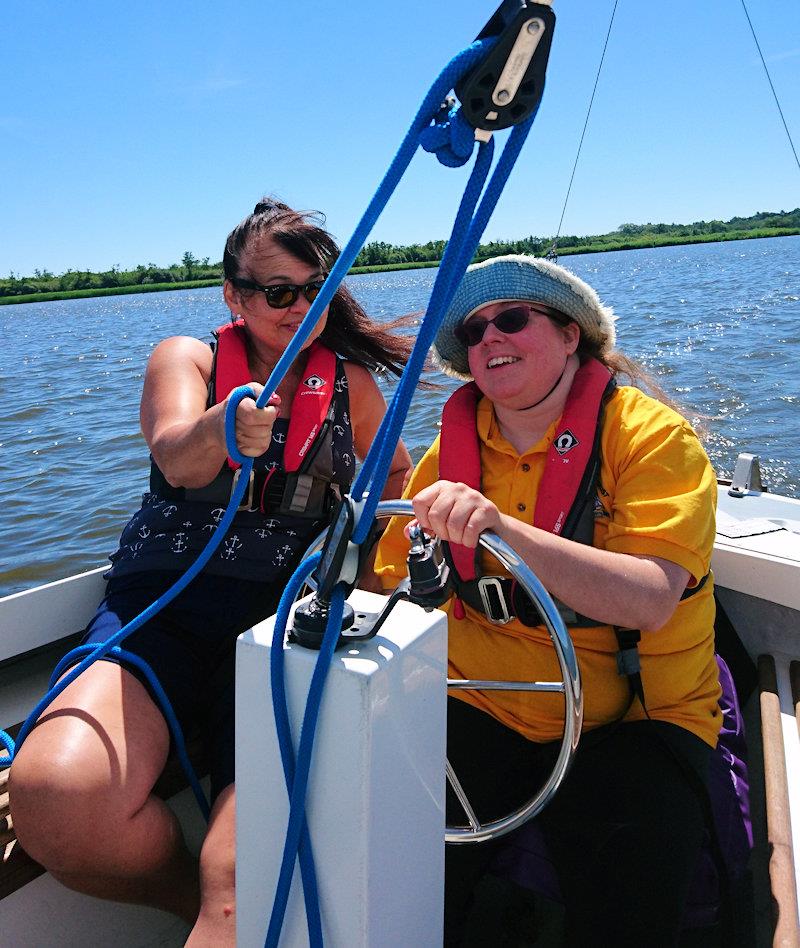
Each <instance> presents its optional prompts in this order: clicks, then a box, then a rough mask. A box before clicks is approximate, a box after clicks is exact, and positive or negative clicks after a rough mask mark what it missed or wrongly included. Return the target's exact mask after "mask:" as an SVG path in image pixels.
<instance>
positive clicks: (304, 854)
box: [270, 553, 322, 946]
mask: <svg viewBox="0 0 800 948" xmlns="http://www.w3.org/2000/svg"><path fill="white" fill-rule="evenodd" d="M321 559H322V553H315V554H314V555H313V556H310V557H309V558H308V559H307V560H305V561H304V562H303V563H301V564H300V566H298V568H297V570H296V571H295V573H294V575H293V576H292V577H291V579H290V580H289V582H288V584H287V586H286V589H285V590H284V592H283V595H282V596H281V598H280V602H279V603H278V611H277V613H276V615H275V626H274V629H273V637H272V651H271V652H270V681H271V685H272V695H273V698H272V701H273V708H274V712H275V726H276V730H277V736H278V746H279V748H280V753H281V763H282V764H283V776H284V781H285V783H286V792H287V794H288V796H289V799H290V801H291V797H292V790H293V787H294V779H295V759H294V748H293V746H292V732H291V726H290V724H289V712H288V705H287V702H286V687H285V681H284V675H283V668H284V655H283V639H284V632H285V629H286V626H287V624H288V621H289V611H290V610H291V608H292V604H293V603H294V601H295V599H296V598H297V596H298V594H299V592H300V590H301V588H302V586H303V583H304V582H305V580H306V579H307V577H308V576H310V575H311V573H312V572H313V571H314V570H315V569H316V568H317V566H318V564H319V561H320V560H321ZM293 818H294V820H295V821H296V820H298V819H300V820H301V823H302V825H301V833H300V853H299V857H300V875H301V878H302V881H303V897H304V899H305V903H306V921H307V924H308V940H309V943H310V944H311V945H312V946H318V945H321V944H322V920H321V918H320V911H319V893H318V889H317V874H316V869H315V867H314V856H313V852H312V848H311V836H310V835H309V832H308V823H307V821H306V816H305V812H304V811H303V812H302V813H300V815H299V816H298V814H297V813H294V814H293V813H292V811H291V807H290V811H289V819H290V821H291V820H292V819H293ZM286 858H287V856H286V850H284V860H285V859H286ZM291 861H292V863H293V862H294V854H293V853H292V855H291ZM281 866H282V868H283V863H282V864H281ZM279 878H280V876H279ZM289 879H290V881H291V875H290V877H289ZM286 897H287V899H288V891H287V893H286ZM284 908H285V906H284Z"/></svg>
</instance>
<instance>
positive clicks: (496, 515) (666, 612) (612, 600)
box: [413, 481, 690, 631]
mask: <svg viewBox="0 0 800 948" xmlns="http://www.w3.org/2000/svg"><path fill="white" fill-rule="evenodd" d="M413 505H414V513H415V514H416V517H417V520H418V521H419V523H420V525H421V526H422V528H423V529H425V530H428V531H429V532H431V533H435V534H436V535H437V536H439V537H441V538H442V539H443V540H448V541H451V542H454V543H461V544H463V545H464V546H468V547H471V548H474V547H475V546H476V545H477V543H478V536H479V535H480V533H481V532H482V531H483V530H493V531H494V532H495V533H497V535H498V536H499V537H500V538H501V539H503V540H505V541H506V542H507V543H509V544H510V545H511V546H512V547H513V548H514V549H515V550H516V551H517V552H518V553H519V554H520V556H521V557H522V559H523V560H524V561H525V562H526V563H527V564H528V566H530V568H531V569H532V570H533V571H534V572H535V573H536V575H537V576H538V577H539V579H540V580H541V581H542V583H543V584H544V586H545V587H546V589H547V590H548V591H549V592H550V593H551V594H552V595H554V596H556V597H557V598H559V599H561V600H562V601H563V602H564V603H566V604H567V605H568V606H570V607H571V608H572V609H575V611H576V612H579V613H581V614H582V615H587V616H590V617H591V618H593V619H596V620H597V621H598V622H606V623H608V624H610V625H620V626H625V627H629V628H634V629H648V630H651V631H653V630H657V629H660V628H661V627H662V626H663V625H664V624H665V623H666V622H667V621H668V620H669V618H670V616H671V615H672V614H673V612H674V611H675V608H676V606H677V605H678V601H679V599H680V597H681V594H682V593H683V591H684V589H685V588H686V584H687V582H688V581H689V578H690V574H689V572H688V570H686V569H684V568H683V567H682V566H678V565H677V564H676V563H671V562H670V561H669V560H665V559H662V558H660V557H656V556H631V555H629V554H626V553H612V552H609V551H608V550H599V549H596V548H595V547H591V546H586V545H585V544H582V543H574V542H572V541H571V540H565V539H564V538H563V537H559V536H556V535H555V534H552V533H548V532H547V531H544V530H540V529H538V528H537V527H534V526H532V525H529V524H525V523H521V522H520V521H518V520H515V519H514V518H513V517H510V516H508V515H507V514H503V513H500V511H499V510H498V509H497V507H496V506H495V505H494V504H493V503H491V501H489V500H487V499H486V498H485V497H484V496H483V494H480V493H479V492H478V491H475V490H473V489H472V488H470V487H467V486H466V485H465V484H456V483H452V482H450V481H437V482H436V483H435V484H433V485H431V486H430V487H426V488H425V489H424V490H422V491H420V492H419V493H418V494H417V496H416V497H415V498H414V500H413Z"/></svg>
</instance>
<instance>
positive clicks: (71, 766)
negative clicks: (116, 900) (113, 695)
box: [9, 741, 124, 872]
mask: <svg viewBox="0 0 800 948" xmlns="http://www.w3.org/2000/svg"><path fill="white" fill-rule="evenodd" d="M32 743H34V742H33V741H32ZM9 804H10V809H11V817H12V819H13V821H14V830H15V832H16V835H17V839H18V840H19V843H20V845H21V846H22V848H23V849H24V850H25V851H26V852H27V853H28V855H29V856H31V858H32V859H35V860H36V861H37V862H39V863H41V864H42V865H43V866H45V868H47V869H51V870H53V871H54V872H55V871H61V872H76V871H81V870H85V869H87V868H88V867H90V866H93V865H94V864H95V863H96V861H97V855H98V853H99V852H101V851H103V850H105V849H106V848H107V847H108V846H109V845H112V846H113V841H114V837H115V835H116V831H117V829H118V824H119V822H120V821H121V820H123V819H124V813H123V812H122V811H120V809H119V805H118V803H117V804H114V803H113V802H112V801H110V800H109V792H108V786H107V783H106V784H103V782H102V781H99V780H92V779H91V777H90V776H89V775H87V774H86V773H85V772H84V773H82V774H81V768H80V765H79V764H76V763H73V762H69V761H66V760H64V759H63V758H62V759H58V758H56V759H53V758H51V757H44V758H43V757H42V755H40V754H39V753H37V750H36V748H35V747H31V748H30V749H29V748H28V747H27V746H26V747H24V748H23V749H22V751H21V752H20V756H19V758H18V759H17V760H16V761H15V762H14V764H13V766H12V767H11V772H10V775H9Z"/></svg>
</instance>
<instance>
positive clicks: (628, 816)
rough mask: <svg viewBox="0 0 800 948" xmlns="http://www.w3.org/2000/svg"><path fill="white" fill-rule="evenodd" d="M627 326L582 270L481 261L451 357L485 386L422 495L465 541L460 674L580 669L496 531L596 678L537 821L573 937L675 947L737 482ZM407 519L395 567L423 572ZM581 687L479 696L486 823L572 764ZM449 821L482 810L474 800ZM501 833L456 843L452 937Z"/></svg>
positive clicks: (464, 412) (432, 528)
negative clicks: (567, 729)
mask: <svg viewBox="0 0 800 948" xmlns="http://www.w3.org/2000/svg"><path fill="white" fill-rule="evenodd" d="M614 321H615V317H614V315H613V312H612V311H611V309H610V308H609V307H607V306H604V305H603V304H602V303H601V301H600V299H599V298H598V295H597V293H596V292H595V291H594V290H593V289H592V288H591V287H590V286H588V284H586V283H585V282H584V281H583V280H581V279H580V278H579V277H577V276H576V275H575V274H573V273H571V272H570V271H569V270H566V269H565V268H564V267H560V266H558V265H557V264H554V263H551V262H550V261H547V260H541V259H537V258H534V257H527V256H507V257H498V258H494V259H492V260H488V261H485V262H483V263H480V264H477V265H475V266H473V267H470V269H469V270H468V271H467V273H466V275H465V277H464V279H463V281H462V283H461V285H460V286H459V288H458V290H457V292H456V295H455V298H454V300H453V302H452V304H451V306H450V308H449V310H448V313H447V314H446V316H445V319H444V323H443V325H442V327H441V328H440V330H439V333H438V336H437V339H436V343H435V347H434V351H435V354H436V357H437V359H438V362H439V364H440V365H441V366H442V368H443V369H444V371H445V372H447V373H448V374H450V375H454V376H456V377H458V378H462V379H471V380H472V381H471V382H470V384H468V385H465V386H463V387H462V388H460V389H459V390H458V391H457V392H456V393H455V394H454V395H453V396H452V398H451V399H450V400H449V401H448V403H447V405H446V406H445V409H444V413H443V417H442V428H441V434H440V436H439V437H438V438H437V439H436V441H435V442H434V444H433V445H432V446H431V448H430V449H429V450H428V452H427V454H426V455H425V456H424V457H423V458H422V460H421V461H420V463H419V464H418V465H417V468H416V470H415V472H414V474H413V476H412V478H411V480H410V482H409V485H408V488H407V494H408V496H409V497H411V498H412V500H413V506H414V513H415V514H416V517H417V520H418V522H419V524H420V525H421V526H422V528H423V529H424V530H426V531H429V532H430V533H432V534H436V535H437V536H439V537H440V538H441V539H442V540H444V541H446V542H447V543H448V545H449V549H450V553H451V556H452V564H453V570H452V575H453V576H454V582H455V590H454V592H455V595H454V596H453V598H452V599H451V600H450V602H449V603H448V606H447V612H448V659H449V674H450V676H451V677H453V678H459V679H464V678H468V679H479V680H480V679H482V680H493V679H494V680H507V681H546V680H554V679H558V678H560V672H559V668H558V662H557V659H556V656H555V652H554V650H553V648H552V646H551V643H550V638H549V635H548V633H547V631H546V629H545V628H544V627H543V626H542V624H541V619H540V618H539V615H538V613H537V612H536V610H535V609H534V608H533V605H532V604H531V603H530V601H529V600H528V599H527V597H525V596H524V595H520V593H521V590H520V589H519V587H517V586H515V584H514V583H513V582H512V580H511V577H510V576H508V575H492V574H497V573H498V565H497V563H496V561H494V560H493V559H492V558H491V556H489V555H488V554H486V555H483V554H482V553H481V554H480V555H478V551H477V544H478V537H479V535H480V534H481V532H482V531H484V530H491V531H494V532H495V533H496V534H498V535H499V536H500V537H501V538H502V539H503V540H505V541H506V542H507V543H508V544H510V545H511V546H512V547H513V548H514V549H515V550H516V551H517V552H518V553H519V555H520V556H521V557H522V559H523V560H524V562H525V563H526V564H527V565H528V566H529V567H530V568H531V569H532V570H533V571H534V572H535V573H536V574H537V575H538V577H539V579H540V580H541V581H542V583H543V584H544V586H545V588H546V589H547V590H548V591H549V592H550V594H551V595H552V596H554V597H557V600H558V602H559V610H560V611H561V613H562V616H563V617H564V620H565V622H566V623H567V625H568V626H569V627H570V633H571V636H572V640H573V643H574V646H575V651H576V655H577V658H578V663H579V666H580V672H581V677H582V681H583V687H584V718H583V734H582V737H581V742H580V745H579V747H578V750H577V754H576V756H575V759H574V761H573V764H572V767H571V769H570V771H569V772H568V773H567V775H566V777H565V779H564V781H563V783H562V785H561V787H560V789H559V791H558V793H556V795H555V797H554V798H553V800H552V801H551V802H550V803H549V804H548V806H547V808H546V809H545V810H543V811H542V813H541V815H540V816H539V818H538V822H539V825H540V828H541V832H542V834H543V836H544V837H545V839H546V843H547V846H548V849H549V852H550V855H551V857H552V860H553V863H554V865H555V868H556V870H557V875H558V881H559V884H560V887H561V891H562V895H563V898H564V902H565V907H566V913H567V931H566V944H568V945H570V946H573V945H575V946H588V945H597V946H608V945H614V946H622V945H628V946H640V945H648V946H651V945H652V946H655V945H673V944H675V943H676V941H677V938H678V934H679V929H680V923H681V916H682V910H683V906H684V902H685V899H686V895H687V892H688V888H689V884H690V882H691V878H692V873H693V871H694V868H695V862H696V859H697V856H698V853H699V850H700V845H701V840H702V834H703V830H704V807H705V798H704V789H703V784H704V781H705V779H706V772H707V768H708V762H709V757H710V755H711V753H712V750H713V748H714V747H715V746H716V743H717V736H718V734H719V729H720V722H721V711H720V707H719V704H718V699H719V695H720V687H719V680H718V672H717V664H716V661H715V658H714V632H713V624H714V598H713V580H712V579H711V578H710V573H709V566H710V561H711V551H712V547H713V542H714V509H715V503H716V480H715V477H714V472H713V470H712V468H711V465H710V463H709V460H708V458H707V456H706V454H705V452H704V450H703V448H702V446H701V444H700V442H699V440H698V438H697V436H696V434H695V432H694V431H693V430H692V428H691V426H690V425H689V423H688V422H687V421H686V420H685V419H684V418H682V417H681V416H680V415H679V414H678V413H677V412H675V411H674V410H673V409H672V408H670V407H668V406H667V405H665V404H663V403H662V402H661V401H659V400H657V399H656V398H653V397H651V396H649V395H647V394H646V393H645V392H643V391H642V390H640V389H639V388H637V387H634V386H631V385H623V384H622V377H623V376H628V377H629V378H634V379H635V378H641V377H642V373H641V371H640V370H639V369H638V367H637V366H636V365H635V364H634V363H633V362H632V361H631V360H629V359H628V358H627V357H625V356H624V355H623V354H622V353H620V352H619V351H617V350H616V349H615V345H614V344H615V327H614ZM403 526H404V525H403V524H402V523H401V522H399V521H397V522H395V521H392V522H391V523H390V525H389V527H388V529H387V531H386V533H385V534H384V536H383V538H382V540H381V545H380V548H379V553H378V560H377V564H376V570H377V571H378V572H379V573H380V574H381V575H382V576H383V577H385V584H386V585H387V587H389V586H391V585H393V584H394V583H395V582H396V579H397V577H398V576H401V575H404V571H405V559H406V555H407V552H408V541H407V539H406V538H405V537H404V535H403ZM563 715H564V707H563V698H562V696H561V695H558V694H530V693H525V692H519V691H488V690H487V691H468V692H467V691H458V692H456V693H455V694H454V695H453V697H451V698H450V699H449V707H448V739H447V754H448V759H449V761H450V763H451V764H452V766H453V769H454V771H455V773H456V775H457V776H458V778H459V780H460V782H461V784H462V786H463V788H464V790H465V792H466V795H467V798H468V799H469V800H470V802H471V804H472V805H473V807H474V809H475V811H476V813H477V815H478V818H479V819H480V820H481V821H482V822H486V821H488V820H490V819H497V818H499V817H501V816H504V815H506V814H507V813H509V812H510V811H513V810H515V809H516V808H518V807H519V806H521V805H522V804H523V803H524V802H527V801H528V800H530V799H531V798H532V797H533V796H534V794H535V791H536V790H537V789H539V787H540V786H541V783H542V782H543V780H544V777H545V776H546V775H547V774H548V773H549V772H550V770H551V769H552V766H553V764H554V762H555V756H556V752H557V750H558V749H559V747H560V737H561V734H562V729H563ZM448 822H449V823H451V824H463V823H464V822H465V815H464V811H463V809H461V808H460V806H459V804H458V802H457V801H456V800H455V797H454V796H453V798H452V799H451V798H450V797H448ZM497 849H498V843H497V841H496V840H493V841H490V842H487V843H482V844H480V845H472V846H463V845H453V846H448V847H447V852H446V860H445V865H446V870H445V872H446V875H445V880H446V886H445V888H446V898H445V934H446V938H445V941H446V943H447V944H452V945H456V944H461V942H462V939H463V937H464V922H465V918H466V916H467V913H468V910H469V907H470V900H471V897H472V890H473V886H474V884H475V883H476V881H477V880H478V879H479V878H480V876H481V875H482V873H483V872H484V871H486V869H487V867H489V866H490V865H491V862H492V859H493V858H494V856H495V855H496V853H497Z"/></svg>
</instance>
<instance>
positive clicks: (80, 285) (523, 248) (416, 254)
mask: <svg viewBox="0 0 800 948" xmlns="http://www.w3.org/2000/svg"><path fill="white" fill-rule="evenodd" d="M786 229H794V230H797V231H800V207H798V208H795V209H794V210H793V211H761V212H760V213H758V214H753V216H752V217H732V218H731V219H730V220H729V221H717V220H714V221H695V222H694V223H693V224H621V225H620V226H619V227H618V228H617V229H616V230H615V231H612V232H611V233H610V234H600V235H593V236H586V237H578V236H576V235H574V234H573V235H564V236H563V237H560V238H559V240H558V246H557V252H558V253H564V252H567V251H572V252H575V251H580V250H582V249H586V250H589V249H592V250H613V249H615V248H623V247H626V246H633V245H636V246H646V244H647V240H648V239H649V238H652V240H653V243H654V244H655V243H664V242H665V239H667V238H673V237H674V238H675V243H680V242H681V239H686V240H694V241H696V240H702V238H703V237H704V236H708V237H709V239H712V240H713V239H718V238H719V237H720V236H721V235H725V234H727V233H730V234H733V233H734V232H735V233H737V234H742V232H746V231H759V233H760V234H762V235H763V233H764V232H765V231H770V230H776V231H778V230H786ZM445 245H446V241H444V240H429V241H428V242H427V243H425V244H410V245H408V246H400V245H395V244H389V243H386V242H385V241H382V240H376V241H372V243H368V244H367V245H366V246H365V247H364V248H363V249H362V250H361V252H360V253H359V255H358V256H357V257H356V260H355V263H354V268H358V267H385V266H390V265H402V264H405V265H409V264H411V265H413V264H415V263H419V264H423V263H435V262H438V261H439V260H441V259H442V254H443V253H444V248H445ZM551 247H553V238H552V237H534V236H533V235H531V236H529V237H523V238H521V239H518V240H492V241H489V242H488V243H485V244H481V245H480V246H479V247H478V250H477V253H476V255H475V259H476V260H484V259H487V258H489V257H497V256H499V255H501V254H506V253H530V254H534V255H536V256H543V255H544V254H546V253H547V252H548V251H549V250H550V249H551ZM195 280H208V281H217V282H222V263H221V262H219V263H210V262H209V258H208V257H204V258H203V259H202V260H200V259H198V258H197V257H195V256H194V254H192V253H191V252H190V251H188V250H187V251H186V253H184V255H183V257H182V258H181V262H180V263H174V264H172V265H171V266H169V267H159V266H156V264H154V263H148V264H147V265H144V264H139V266H137V267H135V268H134V269H133V270H121V269H120V268H119V267H112V268H111V269H110V270H104V271H102V272H100V273H95V272H92V271H90V270H67V272H66V273H62V274H61V275H60V276H54V275H53V274H52V273H50V272H49V271H47V270H34V272H33V276H26V277H21V276H18V275H16V274H14V273H11V274H10V275H9V276H8V277H7V278H6V279H0V297H3V296H22V295H25V294H29V293H53V292H63V291H68V290H91V289H101V288H105V287H124V286H140V285H147V284H164V283H186V282H189V281H195Z"/></svg>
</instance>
